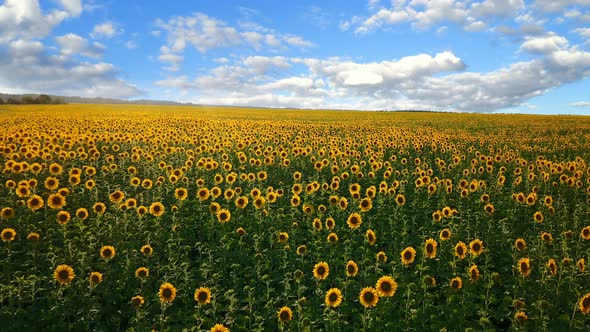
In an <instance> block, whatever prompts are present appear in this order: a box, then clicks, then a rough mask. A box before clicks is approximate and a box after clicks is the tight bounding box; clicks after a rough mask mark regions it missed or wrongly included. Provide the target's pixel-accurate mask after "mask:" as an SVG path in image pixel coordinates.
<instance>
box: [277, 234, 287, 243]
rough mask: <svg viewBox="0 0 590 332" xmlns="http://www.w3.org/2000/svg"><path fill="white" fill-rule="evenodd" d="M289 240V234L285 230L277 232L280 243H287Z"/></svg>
mask: <svg viewBox="0 0 590 332" xmlns="http://www.w3.org/2000/svg"><path fill="white" fill-rule="evenodd" d="M287 241H289V234H288V233H286V232H280V233H279V242H280V243H287Z"/></svg>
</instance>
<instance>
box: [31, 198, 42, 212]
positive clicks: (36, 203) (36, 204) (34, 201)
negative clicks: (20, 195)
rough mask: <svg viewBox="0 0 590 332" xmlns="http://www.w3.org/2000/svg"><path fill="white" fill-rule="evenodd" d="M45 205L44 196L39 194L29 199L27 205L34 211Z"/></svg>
mask: <svg viewBox="0 0 590 332" xmlns="http://www.w3.org/2000/svg"><path fill="white" fill-rule="evenodd" d="M43 205H44V203H43V198H41V196H39V195H33V196H31V197H29V199H28V200H27V206H28V207H29V209H31V210H33V211H37V210H39V209H40V208H42V207H43Z"/></svg>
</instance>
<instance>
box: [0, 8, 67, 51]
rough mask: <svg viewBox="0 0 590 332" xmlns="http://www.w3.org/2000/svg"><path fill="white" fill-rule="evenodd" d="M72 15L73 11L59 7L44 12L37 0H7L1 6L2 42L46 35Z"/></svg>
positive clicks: (0, 29) (0, 39)
mask: <svg viewBox="0 0 590 332" xmlns="http://www.w3.org/2000/svg"><path fill="white" fill-rule="evenodd" d="M70 16H71V12H69V11H63V10H57V9H56V10H53V11H51V12H50V13H48V14H43V12H42V11H41V7H40V6H39V2H38V1H37V0H6V1H5V2H4V4H3V5H2V6H0V43H8V42H10V41H11V40H14V39H21V38H40V37H45V36H47V35H48V34H49V33H50V32H51V30H53V28H54V27H55V26H56V25H58V24H59V23H61V22H62V21H63V20H65V19H66V18H68V17H70Z"/></svg>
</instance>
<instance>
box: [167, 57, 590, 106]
mask: <svg viewBox="0 0 590 332" xmlns="http://www.w3.org/2000/svg"><path fill="white" fill-rule="evenodd" d="M301 66H303V68H304V70H303V71H302V72H299V73H298V74H296V75H293V73H292V69H293V68H295V67H301ZM465 68H466V65H465V64H464V63H463V61H462V60H461V59H460V58H458V57H457V56H456V55H455V54H453V53H452V52H441V53H438V54H435V55H429V54H419V55H414V56H407V57H403V58H401V59H397V60H391V61H381V62H366V63H360V62H354V61H351V60H348V59H341V58H329V59H318V58H287V57H261V56H259V57H248V58H243V59H239V60H235V61H233V63H224V64H223V65H220V66H218V67H215V68H213V69H212V70H210V71H209V72H207V73H206V74H204V75H201V76H197V77H195V78H188V77H186V76H180V77H170V78H168V79H166V80H162V81H159V82H157V83H156V84H157V85H159V86H163V87H168V88H176V89H179V90H182V91H183V92H184V93H188V95H191V96H193V97H192V99H191V101H193V102H199V103H207V104H228V105H250V106H269V107H309V108H353V109H430V110H447V111H477V112H491V111H495V110H498V109H506V108H511V107H521V106H523V105H524V107H527V105H528V104H527V101H528V100H529V99H531V98H533V97H535V96H539V95H542V94H544V93H546V92H547V91H549V90H551V89H553V88H556V87H559V86H562V85H564V84H568V83H571V82H575V81H579V80H582V79H584V78H587V77H589V76H590V53H588V52H583V51H580V50H577V49H574V48H567V47H566V48H563V49H558V50H555V51H553V52H550V53H544V54H543V56H542V57H541V58H539V59H534V60H531V61H522V62H517V63H514V64H512V65H509V66H506V67H503V68H499V69H497V70H493V71H489V72H484V73H478V72H468V71H465ZM228 91H231V92H229V93H228Z"/></svg>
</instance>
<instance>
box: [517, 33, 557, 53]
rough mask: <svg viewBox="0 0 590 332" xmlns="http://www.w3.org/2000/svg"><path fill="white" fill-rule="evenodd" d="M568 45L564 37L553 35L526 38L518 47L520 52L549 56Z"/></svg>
mask: <svg viewBox="0 0 590 332" xmlns="http://www.w3.org/2000/svg"><path fill="white" fill-rule="evenodd" d="M568 44H569V42H568V40H567V39H566V38H565V37H562V36H558V35H555V34H549V35H546V36H537V37H527V38H526V40H525V41H524V42H523V43H522V44H521V45H520V51H524V52H529V53H539V54H549V53H552V52H556V51H558V50H561V49H563V48H565V47H567V46H568Z"/></svg>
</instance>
